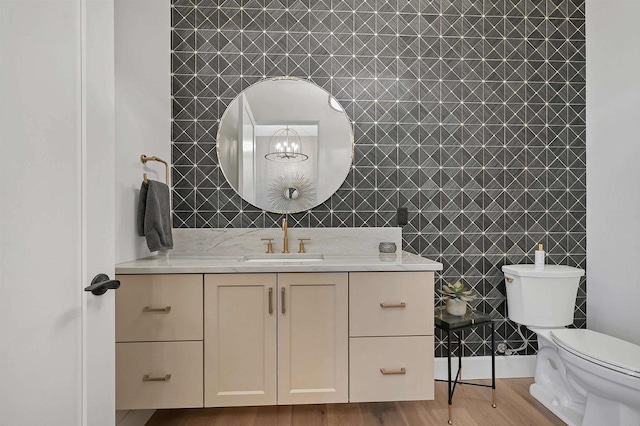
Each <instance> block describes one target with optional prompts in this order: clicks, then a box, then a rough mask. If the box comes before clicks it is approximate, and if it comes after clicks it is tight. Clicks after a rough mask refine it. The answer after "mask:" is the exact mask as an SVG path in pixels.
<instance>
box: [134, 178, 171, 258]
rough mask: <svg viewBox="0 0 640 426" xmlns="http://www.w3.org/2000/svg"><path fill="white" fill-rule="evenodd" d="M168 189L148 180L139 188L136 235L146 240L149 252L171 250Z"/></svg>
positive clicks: (159, 183) (163, 185) (160, 183)
mask: <svg viewBox="0 0 640 426" xmlns="http://www.w3.org/2000/svg"><path fill="white" fill-rule="evenodd" d="M169 203H170V197H169V187H168V186H167V185H165V184H164V183H162V182H157V181H155V180H149V181H148V183H144V182H142V185H141V186H140V199H139V202H138V220H137V225H138V235H140V236H145V237H146V238H147V246H148V247H149V250H150V251H158V250H168V249H172V248H173V236H172V234H171V208H170V204H169Z"/></svg>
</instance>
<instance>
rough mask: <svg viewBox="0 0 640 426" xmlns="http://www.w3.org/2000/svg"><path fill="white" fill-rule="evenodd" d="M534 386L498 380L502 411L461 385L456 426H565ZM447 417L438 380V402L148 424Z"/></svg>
mask: <svg viewBox="0 0 640 426" xmlns="http://www.w3.org/2000/svg"><path fill="white" fill-rule="evenodd" d="M485 383H488V381H487V382H485ZM531 383H533V379H499V380H498V382H497V393H496V396H497V401H496V402H497V405H498V407H497V408H492V407H491V389H490V388H482V387H477V386H464V385H463V386H458V387H457V388H456V393H455V395H454V398H453V424H454V426H511V425H536V426H547V425H563V424H564V423H562V421H560V419H558V418H557V417H556V416H554V415H553V414H552V413H551V412H550V411H548V410H547V409H546V408H545V407H544V406H543V405H542V404H540V403H539V402H538V401H536V400H535V398H533V397H532V396H531V395H530V394H529V386H530V385H531ZM448 418H449V413H448V404H447V384H446V383H441V382H438V383H436V384H435V400H433V401H409V402H380V403H363V404H326V405H325V404H319V405H294V406H291V405H280V406H265V407H230V408H205V409H185V410H158V411H156V413H155V414H154V415H153V416H152V417H151V419H150V420H149V422H148V423H147V426H422V425H424V426H431V425H442V426H447V420H448Z"/></svg>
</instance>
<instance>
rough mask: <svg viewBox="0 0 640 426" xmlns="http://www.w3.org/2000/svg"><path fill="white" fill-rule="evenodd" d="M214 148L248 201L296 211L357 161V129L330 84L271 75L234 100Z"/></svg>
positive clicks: (314, 201) (333, 186) (325, 192)
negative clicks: (354, 160)
mask: <svg viewBox="0 0 640 426" xmlns="http://www.w3.org/2000/svg"><path fill="white" fill-rule="evenodd" d="M217 149H218V158H219V161H220V167H221V169H222V171H223V173H224V176H225V177H226V179H227V181H228V182H229V184H230V185H231V187H232V188H233V189H234V190H235V191H236V192H237V193H238V194H239V195H240V196H241V197H242V198H243V199H244V200H245V201H247V202H249V203H251V204H253V205H255V206H256V207H259V208H261V209H263V210H266V211H269V212H275V213H296V212H300V211H305V210H309V209H311V208H313V207H315V206H317V205H319V204H321V203H323V202H324V201H326V200H327V199H328V198H330V197H331V195H333V193H334V192H335V191H336V190H337V189H338V188H340V186H341V185H342V183H343V182H344V180H345V178H346V177H347V175H348V173H349V170H350V169H351V164H352V161H353V130H352V126H351V121H350V120H349V117H348V116H347V114H346V113H345V111H344V110H343V108H342V106H341V105H340V103H339V102H338V101H337V100H336V99H335V98H333V97H332V96H331V95H330V94H329V93H328V92H327V91H326V90H324V89H322V88H320V87H318V86H316V85H315V84H313V83H311V82H308V81H305V80H298V79H295V78H274V79H267V80H263V81H261V82H259V83H256V84H254V85H252V86H250V87H249V88H248V89H246V90H245V91H243V92H242V93H241V94H240V95H238V97H236V98H235V99H234V100H233V101H232V102H231V103H230V104H229V107H228V108H227V110H226V111H225V113H224V115H223V117H222V120H221V122H220V127H219V131H218V139H217Z"/></svg>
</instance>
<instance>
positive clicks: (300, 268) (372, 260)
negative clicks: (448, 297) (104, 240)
mask: <svg viewBox="0 0 640 426" xmlns="http://www.w3.org/2000/svg"><path fill="white" fill-rule="evenodd" d="M259 254H260V253H247V255H259ZM274 256H278V254H274ZM291 257H292V260H288V259H287V260H286V261H281V262H279V261H276V262H274V261H270V262H268V263H264V262H259V261H258V262H243V261H242V259H243V256H212V255H206V256H193V255H172V254H171V253H169V254H167V255H156V256H150V257H146V258H143V259H139V260H134V261H131V262H124V263H120V264H118V265H116V273H117V274H216V273H256V272H369V271H371V272H376V271H441V270H442V264H441V263H439V262H435V261H433V260H429V259H426V258H424V257H422V256H418V255H416V254H412V253H408V252H405V251H398V252H397V253H392V254H382V253H379V254H375V255H374V254H363V255H327V254H325V255H324V260H323V261H316V262H300V261H295V260H294V259H295V254H292V255H291Z"/></svg>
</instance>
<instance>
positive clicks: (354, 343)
mask: <svg viewBox="0 0 640 426" xmlns="http://www.w3.org/2000/svg"><path fill="white" fill-rule="evenodd" d="M349 340H350V360H349V363H350V378H349V380H350V395H349V401H350V402H375V401H413V400H427V399H433V392H434V388H433V336H411V337H360V338H352V339H349ZM381 369H382V370H381ZM402 369H403V370H402ZM383 371H384V372H385V373H386V374H383ZM393 373H401V374H393Z"/></svg>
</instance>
